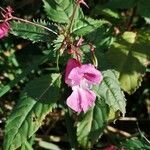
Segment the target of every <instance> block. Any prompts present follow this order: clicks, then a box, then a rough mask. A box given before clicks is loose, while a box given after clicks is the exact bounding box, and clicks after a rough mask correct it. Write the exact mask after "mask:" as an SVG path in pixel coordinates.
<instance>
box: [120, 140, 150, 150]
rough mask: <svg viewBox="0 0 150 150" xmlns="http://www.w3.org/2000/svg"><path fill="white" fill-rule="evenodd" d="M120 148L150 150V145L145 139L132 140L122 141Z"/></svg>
mask: <svg viewBox="0 0 150 150" xmlns="http://www.w3.org/2000/svg"><path fill="white" fill-rule="evenodd" d="M120 147H124V148H125V149H128V150H141V149H143V150H148V149H150V144H149V143H148V142H146V141H144V139H137V138H131V139H125V140H122V141H121V142H120Z"/></svg>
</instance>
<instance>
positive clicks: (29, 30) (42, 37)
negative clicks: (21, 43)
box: [10, 21, 56, 42]
mask: <svg viewBox="0 0 150 150" xmlns="http://www.w3.org/2000/svg"><path fill="white" fill-rule="evenodd" d="M51 28H53V26H52V27H51ZM53 32H55V31H53V30H52V31H51V32H50V31H47V30H45V29H43V28H41V27H38V26H35V25H32V24H28V23H23V22H17V21H12V22H11V31H10V33H11V34H13V35H15V36H19V37H21V38H24V39H27V40H31V41H33V42H39V41H41V42H48V41H52V40H53V39H54V38H55V37H56V34H54V33H53Z"/></svg>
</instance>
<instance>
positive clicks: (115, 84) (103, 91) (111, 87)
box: [94, 70, 126, 116]
mask: <svg viewBox="0 0 150 150" xmlns="http://www.w3.org/2000/svg"><path fill="white" fill-rule="evenodd" d="M102 74H103V80H102V83H101V84H100V85H98V86H95V87H94V90H95V92H96V94H97V96H98V97H100V98H101V99H103V100H104V101H105V103H106V104H108V106H109V107H110V108H111V109H113V110H114V111H115V112H116V111H121V112H122V114H123V116H124V115H125V112H126V110H125V107H126V101H125V98H124V94H123V92H122V91H121V88H120V84H119V81H118V79H117V75H116V72H115V71H112V70H106V71H102Z"/></svg>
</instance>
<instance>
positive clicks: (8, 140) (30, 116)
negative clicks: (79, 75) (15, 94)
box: [4, 74, 61, 150]
mask: <svg viewBox="0 0 150 150" xmlns="http://www.w3.org/2000/svg"><path fill="white" fill-rule="evenodd" d="M60 79H61V76H60V74H51V75H47V76H43V77H40V78H38V79H35V80H33V81H31V82H29V83H28V84H27V86H26V87H25V89H24V91H23V93H22V94H21V96H20V99H19V102H18V104H17V106H16V107H15V108H14V109H13V111H12V114H11V115H10V117H9V118H8V120H7V124H6V128H5V141H4V149H5V150H15V149H17V148H19V147H20V146H21V145H22V144H23V143H24V142H25V141H27V139H29V138H30V137H31V136H32V135H33V134H34V133H35V132H36V131H37V130H38V128H39V127H40V126H41V124H42V121H43V119H44V118H45V116H46V115H47V114H48V113H49V112H50V111H51V110H52V108H53V107H54V106H55V103H56V101H57V100H58V99H59V94H60V91H59V88H60Z"/></svg>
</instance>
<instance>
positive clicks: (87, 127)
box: [77, 97, 108, 149]
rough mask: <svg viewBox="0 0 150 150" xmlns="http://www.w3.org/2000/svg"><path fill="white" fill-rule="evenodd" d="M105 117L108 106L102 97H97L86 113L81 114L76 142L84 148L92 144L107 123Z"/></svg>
mask: <svg viewBox="0 0 150 150" xmlns="http://www.w3.org/2000/svg"><path fill="white" fill-rule="evenodd" d="M107 117H108V106H107V105H106V103H105V102H104V101H103V99H101V98H100V97H98V98H97V100H96V103H95V106H94V107H93V108H91V109H90V110H89V111H88V112H87V113H86V114H84V115H81V116H80V118H79V122H78V124H77V137H78V142H79V143H80V144H81V145H82V147H84V148H85V149H86V148H90V147H91V144H94V142H95V141H96V140H97V139H98V137H99V136H100V134H101V133H102V131H103V129H104V127H105V126H106V124H107ZM89 141H91V142H92V143H89Z"/></svg>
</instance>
